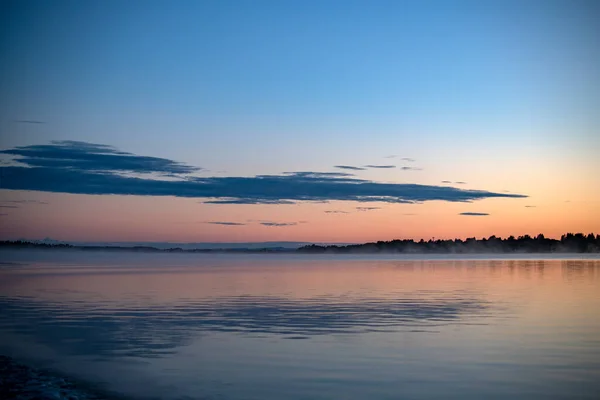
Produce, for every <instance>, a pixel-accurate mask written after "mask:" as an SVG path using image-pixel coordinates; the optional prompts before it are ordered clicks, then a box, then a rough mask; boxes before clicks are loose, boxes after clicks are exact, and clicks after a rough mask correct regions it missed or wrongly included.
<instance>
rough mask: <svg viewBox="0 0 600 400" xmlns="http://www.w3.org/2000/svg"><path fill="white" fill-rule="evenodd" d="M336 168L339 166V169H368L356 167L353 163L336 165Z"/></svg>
mask: <svg viewBox="0 0 600 400" xmlns="http://www.w3.org/2000/svg"><path fill="white" fill-rule="evenodd" d="M333 167H334V168H339V169H347V170H351V171H364V170H366V168H363V167H354V166H352V165H334V166H333Z"/></svg>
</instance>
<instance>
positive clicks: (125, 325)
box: [0, 252, 600, 399]
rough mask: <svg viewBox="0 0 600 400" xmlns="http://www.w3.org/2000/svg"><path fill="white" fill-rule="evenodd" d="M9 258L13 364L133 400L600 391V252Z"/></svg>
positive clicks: (4, 312)
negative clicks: (60, 374) (64, 375)
mask: <svg viewBox="0 0 600 400" xmlns="http://www.w3.org/2000/svg"><path fill="white" fill-rule="evenodd" d="M2 260H3V263H2V264H1V265H0V343H1V344H0V350H1V351H2V353H4V354H7V355H11V356H14V357H16V358H18V359H22V360H26V361H29V362H32V363H36V364H39V365H42V366H49V367H52V368H55V369H57V370H60V371H63V372H64V373H67V374H72V375H74V376H77V377H80V378H83V379H87V380H90V381H93V382H100V383H102V384H103V385H105V386H106V388H108V389H110V390H115V391H118V392H122V393H124V394H126V395H128V396H131V397H134V398H147V397H157V398H164V399H183V398H186V399H189V398H194V399H196V398H197V399H281V398H286V399H308V398H310V399H334V398H344V399H366V398H372V399H397V398H402V399H428V398H456V399H459V398H460V399H465V398H467V399H469V398H471V399H475V398H477V399H479V398H519V399H561V398H564V399H567V398H589V399H593V398H597V394H598V393H600V383H599V382H600V260H598V259H597V258H594V257H593V256H585V257H579V256H578V258H577V259H574V258H573V257H567V256H564V258H563V259H552V258H550V257H546V258H545V259H539V258H536V256H527V257H524V258H522V259H518V260H511V259H506V258H502V257H496V258H493V259H486V258H485V257H481V256H478V257H473V258H471V259H466V260H461V259H458V258H454V259H452V258H447V257H446V258H445V259H443V258H440V259H427V257H420V258H417V259H398V258H394V257H378V258H372V257H371V258H369V257H349V256H340V257H337V256H336V257H332V256H329V257H315V256H306V257H303V256H294V255H285V256H284V255H277V256H264V255H197V254H196V255H159V256H156V255H144V254H102V253H94V254H79V253H56V252H55V253H47V252H30V253H25V252H3V253H2Z"/></svg>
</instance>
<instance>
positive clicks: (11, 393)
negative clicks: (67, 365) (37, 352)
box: [0, 355, 123, 400]
mask: <svg viewBox="0 0 600 400" xmlns="http://www.w3.org/2000/svg"><path fill="white" fill-rule="evenodd" d="M0 399H3V400H9V399H15V400H101V399H102V400H117V399H118V400H123V397H121V396H116V395H112V394H107V393H102V392H101V391H100V390H99V389H98V388H95V387H94V386H93V385H90V384H86V383H83V382H79V381H77V380H73V379H69V378H68V377H65V376H61V375H60V374H58V373H56V372H54V371H49V370H44V369H39V368H34V367H31V366H27V365H24V364H21V363H19V362H16V361H15V360H13V359H12V358H10V357H6V356H2V355H0Z"/></svg>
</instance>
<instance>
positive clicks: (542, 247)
mask: <svg viewBox="0 0 600 400" xmlns="http://www.w3.org/2000/svg"><path fill="white" fill-rule="evenodd" d="M0 248H4V249H7V248H8V249H48V250H51V249H53V250H54V249H55V250H61V249H62V250H79V251H116V252H118V251H127V252H131V251H133V252H160V253H293V252H295V253H315V254H317V253H335V254H337V253H339V254H346V253H349V254H354V253H406V254H464V253H488V254H489V253H600V235H594V234H593V233H590V234H588V235H585V234H583V233H567V234H564V235H562V236H561V238H560V239H559V240H557V239H548V238H546V237H544V235H542V234H539V235H537V236H535V237H532V236H529V235H524V236H519V237H517V238H515V237H514V236H509V237H508V238H506V239H502V238H499V237H496V236H490V237H489V238H487V239H486V238H482V239H476V238H469V239H466V240H462V239H453V240H439V239H438V240H434V239H430V240H428V241H425V240H423V239H421V240H420V241H414V240H412V239H407V240H391V241H387V242H385V241H378V242H372V243H365V244H352V245H345V246H344V245H341V246H340V245H316V244H311V245H307V246H303V247H300V248H298V249H290V248H285V247H265V248H258V249H256V248H233V249H232V248H213V249H183V248H181V247H175V248H168V249H162V248H156V247H152V246H133V247H132V246H78V245H71V244H65V243H39V242H29V241H25V240H14V241H11V240H7V241H0Z"/></svg>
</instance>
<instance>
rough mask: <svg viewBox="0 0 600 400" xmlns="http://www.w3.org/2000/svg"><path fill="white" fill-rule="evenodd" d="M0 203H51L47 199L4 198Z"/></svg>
mask: <svg viewBox="0 0 600 400" xmlns="http://www.w3.org/2000/svg"><path fill="white" fill-rule="evenodd" d="M0 203H12V204H44V205H46V204H49V203H48V202H46V201H39V200H2V201H0Z"/></svg>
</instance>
